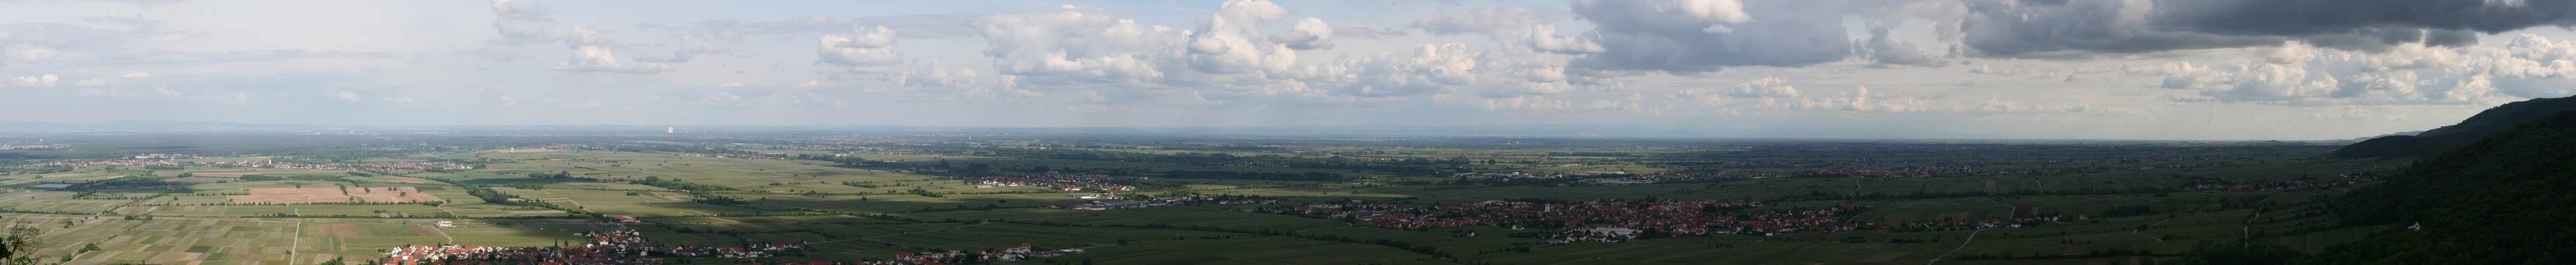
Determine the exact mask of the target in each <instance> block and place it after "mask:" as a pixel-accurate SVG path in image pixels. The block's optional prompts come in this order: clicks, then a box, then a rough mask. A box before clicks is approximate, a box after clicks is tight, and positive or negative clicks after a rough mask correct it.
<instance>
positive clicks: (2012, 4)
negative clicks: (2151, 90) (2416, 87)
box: [1961, 0, 2576, 58]
mask: <svg viewBox="0 0 2576 265" xmlns="http://www.w3.org/2000/svg"><path fill="white" fill-rule="evenodd" d="M1965 11H1966V12H1968V13H1969V15H1967V16H1964V18H1963V20H1964V21H1963V22H1962V23H1961V24H1962V27H1961V28H1962V30H1963V31H1965V35H1966V36H1967V38H1966V39H1965V40H1964V41H1963V44H1965V46H1967V47H1970V48H1974V49H1975V51H1977V52H1979V53H1977V54H1975V55H1981V56H1994V57H2029V58H2067V57H2083V56H2089V54H2096V53H2105V54H2128V53H2148V52H2162V51H2176V50H2198V49H2212V48H2235V47H2253V46H2277V45H2281V44H2283V43H2286V42H2289V41H2299V42H2301V43H2302V44H2303V45H2309V46H2313V47H2323V48H2332V49H2342V50H2357V51H2371V52H2379V51H2385V50H2388V49H2392V48H2398V47H2402V46H2405V45H2410V44H2413V45H2424V46H2444V47H2451V46H2463V45H2474V44H2476V43H2477V38H2476V33H2488V34H2494V33H2499V32H2504V31H2510V30H2517V29H2524V28H2530V27H2536V26H2560V27H2566V26H2571V25H2576V2H2570V1H2565V0H2543V1H2488V0H2166V1H2153V2H2152V3H2151V4H2149V3H2145V2H2143V1H2126V0H2058V1H2002V0H1972V1H1967V5H1966V9H1965Z"/></svg>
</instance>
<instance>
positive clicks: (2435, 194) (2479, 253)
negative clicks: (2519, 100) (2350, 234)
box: [2301, 111, 2576, 264]
mask: <svg viewBox="0 0 2576 265" xmlns="http://www.w3.org/2000/svg"><path fill="white" fill-rule="evenodd" d="M2571 189H2576V111H2567V112H2559V113H2557V114H2556V115H2553V116H2548V117H2543V118H2540V119H2536V120H2532V121H2529V122H2526V123H2522V124H2521V125H2519V126H2514V127H2512V128H2511V129H2508V130H2504V131H2501V132H2497V133H2495V134H2492V135H2488V136H2486V137H2484V138H2479V139H2477V140H2476V141H2473V142H2469V143H2468V144H2466V145H2463V146H2461V147H2459V148H2457V149H2452V150H2450V151H2448V152H2444V153H2442V154H2441V155H2440V156H2436V157H2433V158H2431V159H2426V160H2424V161H2421V162H2418V163H2416V165H2415V166H2414V167H2413V168H2411V169H2409V170H2407V171H2405V172H2404V173H2402V174H2400V175H2399V176H2397V177H2394V178H2392V179H2390V180H2389V181H2387V182H2386V183H2382V184H2379V185H2375V186H2371V187H2367V188H2363V189H2360V190H2356V191H2354V192H2353V193H2352V196H2347V197H2345V198H2347V199H2345V200H2344V201H2342V202H2341V205H2340V206H2339V207H2338V208H2337V210H2336V213H2337V214H2338V215H2340V216H2341V217H2343V219H2342V220H2343V221H2344V222H2345V224H2347V225H2367V224H2385V223H2396V224H2399V226H2397V227H2399V228H2397V229H2392V230H2388V231H2383V232H2381V233H2380V234H2377V235H2374V236H2372V237H2370V238H2367V239H2363V240H2361V241H2358V242H2353V243H2351V244H2346V245H2342V246H2337V247H2334V248H2331V249H2329V250H2328V251H2326V253H2323V254H2321V255H2318V256H2315V257H2313V258H2311V259H2308V260H2305V261H2302V262H2301V263H2302V264H2576V249H2571V248H2568V247H2567V244H2568V243H2567V242H2576V229H2571V228H2569V226H2567V225H2565V224H2564V222H2566V221H2568V220H2576V211H2571V208H2570V205H2576V194H2569V193H2568V192H2566V191H2568V190H2571ZM2416 224H2421V225H2422V229H2421V230H2415V229H2409V228H2406V227H2410V226H2414V225H2416Z"/></svg>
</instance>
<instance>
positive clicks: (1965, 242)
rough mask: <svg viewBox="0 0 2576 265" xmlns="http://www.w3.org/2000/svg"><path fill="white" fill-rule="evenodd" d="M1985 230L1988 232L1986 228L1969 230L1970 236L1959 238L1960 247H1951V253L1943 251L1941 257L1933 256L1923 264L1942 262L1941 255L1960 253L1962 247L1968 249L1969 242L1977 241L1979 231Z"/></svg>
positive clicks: (1930, 264)
mask: <svg viewBox="0 0 2576 265" xmlns="http://www.w3.org/2000/svg"><path fill="white" fill-rule="evenodd" d="M1984 232H1986V230H1985V229H1977V231H1975V232H1968V238H1966V239H1960V240H1959V247H1958V248H1952V249H1950V253H1941V256H1940V257H1932V261H1925V262H1923V265H1932V263H1933V262H1941V257H1948V256H1950V254H1959V250H1961V249H1968V242H1976V241H1977V233H1984Z"/></svg>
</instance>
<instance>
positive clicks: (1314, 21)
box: [1270, 17, 1334, 50]
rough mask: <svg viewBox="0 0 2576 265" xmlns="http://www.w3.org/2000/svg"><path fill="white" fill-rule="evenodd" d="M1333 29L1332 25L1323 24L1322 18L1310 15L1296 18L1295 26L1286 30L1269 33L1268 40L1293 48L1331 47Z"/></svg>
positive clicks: (1313, 48)
mask: <svg viewBox="0 0 2576 265" xmlns="http://www.w3.org/2000/svg"><path fill="white" fill-rule="evenodd" d="M1333 31H1334V30H1333V26H1332V25H1326V24H1324V20H1323V19H1319V18H1311V17H1310V18H1306V19H1300V20H1297V26H1296V27H1294V28H1289V30H1288V31H1281V32H1279V33H1273V34H1270V41H1273V42H1278V43H1280V44H1286V45H1288V48H1289V49H1295V50H1315V49H1331V48H1333Z"/></svg>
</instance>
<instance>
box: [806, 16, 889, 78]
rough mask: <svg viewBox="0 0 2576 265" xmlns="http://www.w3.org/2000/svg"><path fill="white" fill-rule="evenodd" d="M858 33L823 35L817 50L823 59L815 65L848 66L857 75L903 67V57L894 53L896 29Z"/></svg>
mask: <svg viewBox="0 0 2576 265" xmlns="http://www.w3.org/2000/svg"><path fill="white" fill-rule="evenodd" d="M855 33H856V34H854V35H849V36H843V35H825V36H823V37H822V41H821V42H822V45H821V46H820V47H817V48H818V50H819V53H821V54H820V57H821V58H820V59H816V60H815V61H814V63H816V64H830V65H839V66H848V67H850V69H851V70H852V71H856V72H883V71H885V70H886V67H887V66H890V65H897V64H903V55H902V54H897V53H895V51H894V42H895V32H894V30H891V29H886V27H885V26H875V27H865V26H862V27H858V28H857V30H856V32H855Z"/></svg>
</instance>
